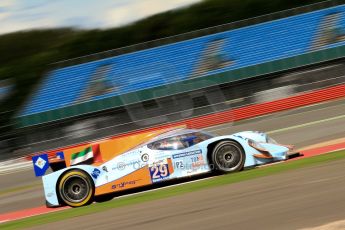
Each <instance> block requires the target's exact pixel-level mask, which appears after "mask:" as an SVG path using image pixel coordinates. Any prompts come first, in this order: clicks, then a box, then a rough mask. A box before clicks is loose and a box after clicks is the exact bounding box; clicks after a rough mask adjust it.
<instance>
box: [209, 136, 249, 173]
mask: <svg viewBox="0 0 345 230" xmlns="http://www.w3.org/2000/svg"><path fill="white" fill-rule="evenodd" d="M245 158H246V157H245V154H244V151H243V148H242V146H241V145H240V144H238V143H237V142H235V141H221V142H219V143H218V144H217V145H216V146H215V148H214V149H213V152H212V157H211V159H212V163H213V166H214V169H215V170H216V171H218V172H221V173H229V172H236V171H240V170H242V169H243V166H244V162H245Z"/></svg>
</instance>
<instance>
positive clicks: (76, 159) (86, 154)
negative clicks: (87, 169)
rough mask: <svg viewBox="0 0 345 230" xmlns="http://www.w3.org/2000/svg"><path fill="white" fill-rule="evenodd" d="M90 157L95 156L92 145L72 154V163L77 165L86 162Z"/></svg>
mask: <svg viewBox="0 0 345 230" xmlns="http://www.w3.org/2000/svg"><path fill="white" fill-rule="evenodd" d="M90 158H93V151H92V147H87V148H86V149H84V150H82V151H80V152H77V153H73V154H72V156H71V165H76V164H79V163H81V162H84V161H86V160H88V159H90Z"/></svg>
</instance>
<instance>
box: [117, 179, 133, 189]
mask: <svg viewBox="0 0 345 230" xmlns="http://www.w3.org/2000/svg"><path fill="white" fill-rule="evenodd" d="M137 181H139V180H131V181H124V182H121V183H118V184H113V185H112V186H111V188H112V189H120V188H125V187H126V186H128V185H135V184H136V183H137Z"/></svg>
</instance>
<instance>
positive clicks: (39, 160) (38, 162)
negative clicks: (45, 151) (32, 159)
mask: <svg viewBox="0 0 345 230" xmlns="http://www.w3.org/2000/svg"><path fill="white" fill-rule="evenodd" d="M46 163H47V161H46V160H44V159H43V158H41V157H38V158H37V160H36V163H35V165H36V166H37V167H39V168H40V169H43V168H44V166H45V165H46Z"/></svg>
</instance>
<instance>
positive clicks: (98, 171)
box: [91, 169, 101, 179]
mask: <svg viewBox="0 0 345 230" xmlns="http://www.w3.org/2000/svg"><path fill="white" fill-rule="evenodd" d="M99 174H101V171H100V170H99V169H94V170H93V171H92V173H91V176H92V177H93V178H94V179H97V177H98V176H99Z"/></svg>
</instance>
